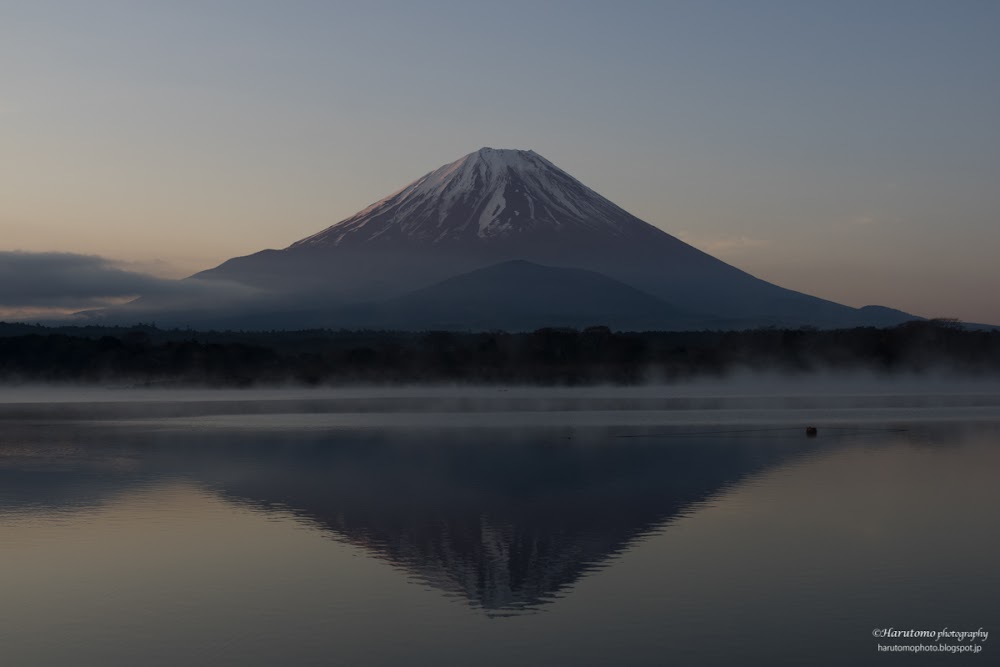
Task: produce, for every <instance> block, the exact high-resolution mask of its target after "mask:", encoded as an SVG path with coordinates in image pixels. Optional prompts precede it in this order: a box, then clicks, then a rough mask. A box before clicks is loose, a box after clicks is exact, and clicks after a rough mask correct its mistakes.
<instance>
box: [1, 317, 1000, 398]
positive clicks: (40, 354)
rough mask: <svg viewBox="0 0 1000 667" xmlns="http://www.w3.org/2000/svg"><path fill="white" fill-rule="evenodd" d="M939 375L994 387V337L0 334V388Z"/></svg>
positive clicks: (906, 328) (947, 331)
mask: <svg viewBox="0 0 1000 667" xmlns="http://www.w3.org/2000/svg"><path fill="white" fill-rule="evenodd" d="M942 369H943V370H948V371H953V372H958V373H962V374H969V375H974V376H993V377H1000V331H969V330H965V329H963V328H962V327H961V326H959V325H957V324H956V323H953V322H940V321H928V322H910V323H907V324H904V325H901V326H898V327H895V328H892V329H875V328H858V329H844V330H833V331H819V330H813V329H798V330H780V329H756V330H748V331H729V332H714V331H698V332H644V333H615V332H612V331H610V330H609V329H607V328H605V327H591V328H588V329H584V330H582V331H576V330H567V329H540V330H538V331H534V332H531V333H504V332H489V333H454V332H422V333H408V332H381V331H352V332H348V331H339V332H338V331H298V332H278V331H275V332H195V331H184V330H169V331H168V330H160V329H157V328H155V327H153V326H137V327H131V328H127V327H122V328H101V327H87V328H72V329H46V328H44V327H32V326H28V325H10V324H2V323H0V381H5V382H36V381H44V382H129V383H135V384H146V383H150V384H156V383H168V384H180V385H186V384H207V385H219V386H249V385H255V384H277V383H288V382H291V383H303V384H324V383H332V384H339V383H362V382H363V383H389V382H488V383H542V384H587V383H601V382H611V383H637V382H646V381H674V380H683V379H686V378H692V377H697V376H706V375H709V376H723V375H725V374H727V373H729V372H733V371H743V370H752V371H769V372H791V373H807V372H813V371H829V370H837V371H850V370H869V371H875V372H882V373H896V372H902V373H909V372H924V371H934V370H942Z"/></svg>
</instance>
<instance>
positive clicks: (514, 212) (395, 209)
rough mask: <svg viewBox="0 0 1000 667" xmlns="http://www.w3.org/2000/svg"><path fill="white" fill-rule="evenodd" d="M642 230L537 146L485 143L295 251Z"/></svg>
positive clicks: (297, 245)
mask: <svg viewBox="0 0 1000 667" xmlns="http://www.w3.org/2000/svg"><path fill="white" fill-rule="evenodd" d="M642 227H648V225H647V224H646V223H644V222H642V221H641V220H639V219H638V218H636V217H634V216H632V215H629V214H628V213H627V212H625V211H624V210H622V209H621V208H619V207H618V206H616V205H615V204H613V203H611V202H610V201H608V200H607V199H605V198H604V197H602V196H601V195H599V194H597V193H596V192H594V191H593V190H591V189H590V188H588V187H587V186H585V185H584V184H583V183H581V182H580V181H578V180H576V179H575V178H573V177H572V176H570V175H569V174H567V173H566V172H565V171H563V170H562V169H560V168H559V167H557V166H555V165H554V164H552V163H551V162H549V161H548V160H546V159H545V158H543V157H542V156H541V155H539V154H538V153H536V152H534V151H531V150H527V151H524V150H514V149H501V148H480V149H479V150H478V151H476V152H475V153H469V154H468V155H466V156H465V157H462V158H460V159H458V160H456V161H455V162H452V163H450V164H446V165H444V166H443V167H440V168H438V169H435V170H434V171H432V172H430V173H429V174H427V175H425V176H424V177H422V178H419V179H417V180H416V181H414V182H413V183H410V184H409V185H407V186H406V187H405V188H403V189H402V190H399V191H397V192H395V193H393V194H391V195H389V196H388V197H386V198H385V199H382V200H381V201H378V202H376V203H374V204H372V205H371V206H369V207H368V208H366V209H364V210H362V211H359V212H358V213H356V214H355V215H353V216H351V217H350V218H348V219H346V220H343V221H341V222H338V223H337V224H335V225H333V226H332V227H328V228H327V229H324V230H323V231H321V232H319V233H318V234H314V235H312V236H310V237H308V238H305V239H302V240H301V241H298V242H297V243H294V244H292V245H291V246H290V248H302V247H326V246H340V245H350V244H352V243H365V242H374V243H386V242H391V241H396V240H400V239H405V240H408V241H415V242H419V243H434V244H449V243H455V242H469V241H482V240H490V239H497V238H509V237H516V236H519V235H525V234H530V233H532V232H535V233H537V232H538V231H541V230H549V231H559V232H565V233H587V234H595V233H596V234H604V235H608V236H625V235H628V234H629V233H630V232H632V233H635V232H637V230H638V228H642ZM645 231H646V230H644V229H643V230H642V232H645Z"/></svg>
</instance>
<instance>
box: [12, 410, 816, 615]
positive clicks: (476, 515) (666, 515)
mask: <svg viewBox="0 0 1000 667" xmlns="http://www.w3.org/2000/svg"><path fill="white" fill-rule="evenodd" d="M619 432H620V431H619ZM586 433H589V434H590V435H589V436H587V437H584V438H583V439H581V433H580V432H576V433H572V432H569V431H557V430H538V429H535V430H532V431H525V432H522V433H511V434H506V435H498V434H497V431H495V430H493V431H461V432H460V431H449V432H444V433H440V432H433V433H432V432H425V433H424V435H413V434H409V435H406V434H400V433H398V432H397V433H390V432H385V431H377V432H375V431H368V432H356V433H351V434H346V433H340V434H338V435H336V436H331V435H329V434H316V433H313V434H303V433H295V434H294V435H289V434H285V433H282V434H270V435H265V434H247V433H238V434H234V433H228V434H223V433H218V432H216V433H213V434H211V435H206V434H200V435H198V436H196V437H193V436H191V435H190V434H185V435H184V436H183V437H181V436H178V435H167V434H164V433H160V434H157V435H155V436H154V435H149V436H148V437H147V436H143V439H142V444H140V445H122V444H117V445H116V444H115V443H114V442H113V440H114V438H112V439H111V440H112V441H110V442H109V441H108V438H105V437H102V438H101V439H102V440H103V441H104V442H105V443H106V445H105V446H106V447H112V448H114V449H115V451H116V452H117V457H118V458H119V459H121V458H125V459H128V458H129V457H123V455H122V451H121V450H122V448H125V449H127V450H128V452H129V455H130V457H131V460H132V465H130V466H127V467H128V468H130V470H129V471H128V474H124V473H122V474H120V475H110V473H109V476H107V477H105V480H106V481H107V480H108V479H110V478H112V477H116V478H118V479H120V481H121V484H123V485H128V484H130V483H134V481H135V480H137V479H140V478H147V479H148V476H154V477H175V476H184V477H193V478H195V479H196V480H198V481H200V482H201V483H203V484H206V485H208V486H209V487H211V488H212V489H214V490H216V491H217V492H219V493H220V494H222V495H224V496H226V497H228V498H230V499H236V500H237V501H239V502H242V503H247V504H250V505H252V506H255V507H260V508H264V509H266V510H272V509H274V510H282V511H291V512H292V513H294V514H296V515H298V516H299V517H301V518H303V519H306V520H307V521H309V523H311V524H312V525H315V526H318V527H320V528H322V529H323V530H328V531H330V532H331V533H333V534H334V535H336V536H337V537H338V538H339V539H344V540H346V541H348V542H351V543H353V544H356V545H360V546H362V547H364V548H365V549H366V550H368V551H369V552H370V553H372V554H374V555H376V556H377V557H379V558H383V559H386V560H388V561H389V562H391V563H393V564H394V565H396V566H397V567H400V568H402V569H404V570H406V571H408V572H411V573H413V574H414V575H416V576H417V577H419V578H420V579H423V580H425V581H426V582H428V583H430V584H431V585H433V586H435V587H438V588H441V589H443V590H446V591H450V592H454V593H457V594H460V595H462V596H464V597H466V598H467V599H468V600H469V601H470V602H471V603H472V604H474V605H477V606H481V607H483V608H484V609H486V610H487V611H489V612H490V613H495V614H502V613H513V612H517V611H518V610H524V609H530V608H533V607H535V606H537V605H538V604H540V603H544V602H545V601H547V600H551V599H552V598H553V597H555V596H557V595H559V594H560V591H563V590H564V589H565V588H566V587H567V586H569V585H570V584H572V583H573V582H575V581H576V580H578V579H579V578H580V577H581V576H583V575H584V574H585V573H586V572H588V571H589V570H591V569H593V568H595V567H600V566H602V564H604V563H606V562H607V561H608V559H609V558H611V557H613V556H614V555H615V554H617V553H619V552H621V551H622V550H623V549H625V548H626V547H627V546H628V545H629V544H630V543H631V542H632V541H634V540H635V539H636V538H637V537H639V536H641V535H643V534H645V533H648V532H649V531H651V530H653V529H655V528H657V527H658V526H661V525H663V524H664V523H665V522H669V521H670V520H672V519H675V518H677V517H678V516H681V515H683V514H684V513H685V512H686V511H691V510H692V509H693V508H695V507H696V506H697V505H698V504H699V503H701V502H703V501H705V500H706V499H707V498H709V497H710V496H712V495H713V494H716V493H718V492H719V491H720V490H721V489H723V488H726V487H727V486H730V485H732V484H734V483H736V482H738V481H740V480H741V479H743V478H745V477H746V476H747V475H750V474H753V473H755V472H758V471H760V470H762V469H764V468H765V467H768V466H770V465H775V464H777V463H779V462H781V461H782V460H784V459H787V458H788V457H789V456H792V455H793V454H795V453H796V452H799V451H801V445H800V441H796V440H786V441H780V440H779V441H777V442H786V443H790V444H788V445H787V446H785V445H778V444H775V441H773V440H771V441H763V440H759V439H747V438H744V437H733V436H715V437H712V438H708V437H698V438H693V439H692V438H683V437H672V438H666V439H664V438H650V439H642V438H638V439H621V438H616V437H615V435H614V434H612V433H597V432H596V431H595V430H593V429H592V430H590V431H587V432H586ZM569 436H572V439H569ZM721 438H728V439H721ZM133 441H134V438H133ZM791 443H794V444H791ZM104 448H105V447H97V448H93V449H96V450H98V451H102V450H103V449H104ZM65 467H66V466H63V468H64V469H63V470H62V472H61V473H60V476H59V477H58V479H60V480H62V482H64V483H65V484H64V491H66V490H67V489H68V490H72V489H73V488H74V484H75V485H76V486H80V482H79V480H77V481H75V482H74V481H73V480H72V479H70V478H67V476H66V470H65ZM136 468H138V469H139V470H141V471H142V474H141V475H138V474H137V472H136ZM2 474H3V475H4V478H5V479H8V478H9V479H14V478H16V477H17V476H18V475H34V476H37V475H38V474H39V473H38V471H37V470H35V471H29V470H19V471H18V470H14V471H12V470H11V469H10V468H9V467H8V468H7V469H5V470H3V471H2ZM80 474H82V475H91V474H92V470H90V469H87V470H84V469H81V471H80ZM53 479H55V478H53ZM50 486H51V484H50ZM22 487H23V485H22ZM22 487H18V488H22ZM9 488H14V487H9ZM23 488H24V489H25V493H27V492H28V488H27V487H23ZM36 488H37V487H36ZM85 488H87V489H88V491H89V490H90V489H91V488H92V487H90V486H86V487H85ZM8 490H9V489H8ZM46 494H47V497H49V498H51V499H52V500H53V502H64V501H65V499H64V498H61V496H60V494H59V492H57V491H55V490H52V489H48V490H47V491H46ZM5 495H8V494H7V493H6V492H5ZM35 497H36V498H37V496H35ZM5 500H6V499H5Z"/></svg>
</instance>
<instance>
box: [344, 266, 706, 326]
mask: <svg viewBox="0 0 1000 667" xmlns="http://www.w3.org/2000/svg"><path fill="white" fill-rule="evenodd" d="M337 316H338V317H339V319H340V320H341V321H342V322H350V323H352V324H351V326H353V327H357V328H378V329H400V328H406V327H416V328H420V329H473V330H493V329H506V330H509V331H532V330H534V329H540V328H542V327H573V328H578V329H582V328H584V327H587V326H592V325H600V324H604V323H605V322H608V321H611V322H615V323H616V324H617V325H618V326H619V327H621V328H624V329H634V330H654V329H678V328H688V327H690V326H695V325H696V324H697V323H700V322H702V321H704V319H705V318H704V317H703V316H699V315H697V314H695V313H690V312H687V311H684V310H682V309H680V308H677V307H675V306H671V305H670V304H667V303H666V302H664V301H662V300H661V299H657V298H656V297H654V296H650V295H649V294H646V293H644V292H641V291H639V290H637V289H635V288H633V287H629V286H628V285H626V284H624V283H621V282H618V281H617V280H612V279H611V278H608V277H606V276H604V275H602V274H600V273H595V272H593V271H586V270H583V269H564V268H554V267H549V266H542V265H540V264H533V263H531V262H527V261H524V260H511V261H509V262H502V263H500V264H494V265H492V266H488V267H486V268H483V269H476V270H475V271H471V272H469V273H464V274H461V275H459V276H455V277H453V278H448V279H447V280H444V281H442V282H440V283H436V284H434V285H431V286H430V287H425V288H422V289H419V290H416V291H414V292H412V293H410V294H406V295H404V296H402V297H397V298H394V299H390V300H387V301H384V302H381V303H378V304H372V305H365V306H360V307H357V308H354V309H352V310H350V311H342V312H340V313H338V314H337Z"/></svg>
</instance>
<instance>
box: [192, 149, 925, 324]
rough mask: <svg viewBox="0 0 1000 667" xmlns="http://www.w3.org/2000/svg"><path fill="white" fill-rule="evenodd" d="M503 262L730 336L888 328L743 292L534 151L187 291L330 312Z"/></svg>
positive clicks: (729, 269) (513, 154)
mask: <svg viewBox="0 0 1000 667" xmlns="http://www.w3.org/2000/svg"><path fill="white" fill-rule="evenodd" d="M510 260H526V261H529V262H533V263H536V264H542V265H545V266H549V267H559V268H577V269H585V270H588V271H594V272H597V273H601V274H603V275H604V276H606V277H608V278H610V279H612V280H616V281H619V282H621V283H625V284H626V285H629V286H631V287H633V288H635V289H637V290H640V291H642V292H645V293H647V294H648V295H651V296H654V297H656V298H658V299H660V300H662V301H665V302H667V303H670V304H672V305H674V306H676V307H679V308H681V309H684V310H689V311H697V312H701V313H704V314H705V315H706V318H707V319H709V320H712V321H715V322H721V321H725V322H730V323H732V326H757V325H776V326H801V325H813V326H820V327H836V326H856V325H863V324H869V323H872V324H878V325H880V326H885V325H887V324H891V323H895V322H894V321H892V320H893V318H894V316H893V315H887V313H886V312H884V311H879V312H875V311H871V310H869V311H867V312H866V311H862V310H859V309H855V308H850V307H848V306H843V305H841V304H837V303H834V302H831V301H826V300H824V299H818V298H816V297H812V296H809V295H806V294H802V293H799V292H795V291H792V290H788V289H785V288H782V287H778V286H777V285H773V284H771V283H768V282H765V281H763V280H760V279H758V278H755V277H754V276H752V275H750V274H748V273H746V272H744V271H741V270H740V269H737V268H736V267H733V266H730V265H729V264H726V263H725V262H722V261H720V260H718V259H716V258H714V257H711V256H710V255H708V254H706V253H704V252H702V251H700V250H697V249H696V248H694V247H692V246H690V245H687V244H686V243H683V242H682V241H680V240H678V239H677V238H675V237H673V236H671V235H669V234H667V233H666V232H664V231H662V230H660V229H658V228H656V227H654V226H652V225H650V224H648V223H646V222H644V221H642V220H640V219H639V218H636V217H635V216H633V215H631V214H629V213H628V212H627V211H625V210H624V209H622V208H620V207H619V206H617V205H615V204H614V203H612V202H610V201H609V200H607V199H605V198H604V197H602V196H601V195H599V194H597V193H596V192H594V191H593V190H591V189H590V188H588V187H586V186H585V185H583V184H582V183H580V182H579V181H577V180H576V179H575V178H573V177H572V176H570V175H569V174H567V173H566V172H564V171H563V170H561V169H559V168H558V167H556V166H555V165H554V164H552V163H551V162H549V161H548V160H546V159H545V158H543V157H541V156H540V155H538V154H536V153H534V152H533V151H521V150H502V149H491V148H483V149H480V150H479V151H476V152H475V153H470V154H469V155H466V156H465V157H463V158H461V159H459V160H457V161H455V162H453V163H451V164H448V165H445V166H443V167H441V168H439V169H437V170H435V171H432V172H430V173H429V174H427V175H425V176H423V177H422V178H420V179H418V180H416V181H414V182H413V183H411V184H410V185H408V186H406V187H405V188H403V189H402V190H399V191H397V192H396V193H393V194H392V195H390V196H388V197H386V198H385V199H383V200H381V201H379V202H376V203H374V204H372V205H371V206H369V207H367V208H366V209H364V210H362V211H360V212H358V213H357V214H355V215H353V216H351V217H350V218H347V219H346V220H343V221H341V222H338V223H337V224H335V225H333V226H331V227H329V228H327V229H325V230H323V231H321V232H319V233H317V234H314V235H312V236H309V237H307V238H305V239H302V240H301V241H298V242H296V243H293V244H292V245H291V246H289V247H287V248H285V249H283V250H265V251H262V252H259V253H256V254H254V255H249V256H246V257H238V258H234V259H231V260H229V261H227V262H224V263H223V264H221V265H220V266H218V267H216V268H214V269H211V270H208V271H204V272H202V273H199V274H197V275H196V276H194V278H195V279H198V280H218V279H223V280H229V281H234V282H239V283H243V284H246V285H250V286H253V287H256V288H259V289H262V290H266V291H269V292H271V293H274V294H278V295H282V296H281V297H280V298H282V299H283V300H285V301H290V300H291V301H298V302H301V303H302V304H303V306H304V307H305V305H306V304H309V307H319V306H320V305H321V306H322V307H327V308H340V307H343V306H346V305H349V304H355V303H359V302H370V301H384V300H387V299H393V298H396V297H400V296H402V295H404V294H407V293H409V292H412V291H413V290H414V289H419V288H421V287H426V286H430V285H433V284H435V283H438V282H440V281H442V280H446V279H447V278H450V277H453V276H457V275H460V274H464V273H468V272H470V271H474V270H476V269H480V268H484V267H487V266H490V265H494V264H498V263H502V262H505V261H510ZM905 319H908V316H906V315H905V314H901V315H900V316H899V320H898V321H904V320H905Z"/></svg>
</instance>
